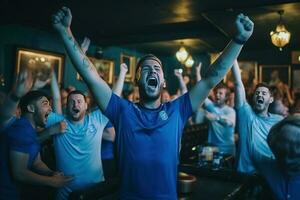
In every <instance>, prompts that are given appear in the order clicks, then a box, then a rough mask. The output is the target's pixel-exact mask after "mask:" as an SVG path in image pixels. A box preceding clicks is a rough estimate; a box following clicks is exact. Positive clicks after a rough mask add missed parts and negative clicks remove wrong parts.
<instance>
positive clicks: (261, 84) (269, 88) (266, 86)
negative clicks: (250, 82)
mask: <svg viewBox="0 0 300 200" xmlns="http://www.w3.org/2000/svg"><path fill="white" fill-rule="evenodd" d="M259 87H265V88H268V90H269V92H270V94H271V96H273V91H272V89H271V87H270V86H269V85H268V84H266V83H257V84H256V86H255V89H254V92H255V91H256V90H257V88H259Z"/></svg>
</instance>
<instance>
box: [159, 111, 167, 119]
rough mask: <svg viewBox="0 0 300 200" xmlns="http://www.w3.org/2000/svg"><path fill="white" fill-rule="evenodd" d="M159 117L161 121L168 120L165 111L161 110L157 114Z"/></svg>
mask: <svg viewBox="0 0 300 200" xmlns="http://www.w3.org/2000/svg"><path fill="white" fill-rule="evenodd" d="M159 117H160V118H161V119H162V120H167V119H168V114H167V113H166V111H164V110H162V111H160V112H159Z"/></svg>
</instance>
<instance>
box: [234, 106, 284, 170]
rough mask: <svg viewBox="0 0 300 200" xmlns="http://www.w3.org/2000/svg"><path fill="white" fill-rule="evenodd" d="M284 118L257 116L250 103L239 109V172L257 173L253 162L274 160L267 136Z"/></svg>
mask: <svg viewBox="0 0 300 200" xmlns="http://www.w3.org/2000/svg"><path fill="white" fill-rule="evenodd" d="M282 119H283V117H282V116H280V115H275V114H271V113H268V116H266V117H262V116H259V115H257V114H256V113H255V112H254V111H253V109H252V108H251V106H250V105H249V104H248V103H244V105H242V106H241V107H240V108H238V109H237V125H238V133H239V140H238V147H239V148H238V153H237V170H238V171H239V172H243V173H254V172H255V171H256V169H255V166H254V164H253V162H254V161H255V162H256V163H258V162H264V159H265V158H267V159H271V158H274V155H273V153H272V151H271V149H270V148H269V146H268V144H267V136H268V134H269V130H270V129H271V127H272V126H273V125H274V124H276V123H277V122H279V121H280V120H282Z"/></svg>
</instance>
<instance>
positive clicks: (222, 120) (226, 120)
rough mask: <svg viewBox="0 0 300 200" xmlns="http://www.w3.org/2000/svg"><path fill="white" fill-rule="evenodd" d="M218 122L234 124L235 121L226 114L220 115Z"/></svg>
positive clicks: (228, 124)
mask: <svg viewBox="0 0 300 200" xmlns="http://www.w3.org/2000/svg"><path fill="white" fill-rule="evenodd" d="M218 122H220V123H221V124H223V125H225V126H233V125H234V122H232V120H231V119H229V118H228V117H227V116H224V115H219V120H218Z"/></svg>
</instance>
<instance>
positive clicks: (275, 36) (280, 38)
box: [270, 10, 291, 51]
mask: <svg viewBox="0 0 300 200" xmlns="http://www.w3.org/2000/svg"><path fill="white" fill-rule="evenodd" d="M283 13H284V11H283V10H280V11H278V14H279V16H280V18H279V22H278V25H277V26H276V29H275V31H271V32H270V36H271V41H272V43H273V44H274V45H275V46H276V47H279V50H280V51H282V47H284V46H285V45H287V44H288V43H289V42H290V39H291V33H290V32H289V31H288V30H287V29H286V28H285V26H284V25H283V22H282V15H283Z"/></svg>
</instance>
